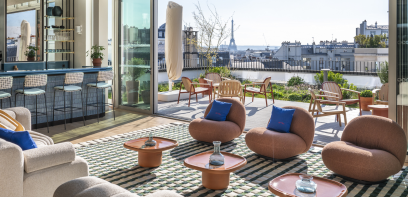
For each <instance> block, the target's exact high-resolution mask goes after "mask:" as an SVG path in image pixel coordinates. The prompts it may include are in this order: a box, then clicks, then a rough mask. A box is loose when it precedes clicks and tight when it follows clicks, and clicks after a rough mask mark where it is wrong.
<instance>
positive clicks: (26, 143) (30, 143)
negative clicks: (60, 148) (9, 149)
mask: <svg viewBox="0 0 408 197" xmlns="http://www.w3.org/2000/svg"><path fill="white" fill-rule="evenodd" d="M0 138H2V139H4V140H6V141H8V142H11V143H14V144H17V145H18V146H20V147H21V149H23V150H30V149H33V148H37V144H36V143H35V142H34V140H33V138H32V137H31V135H30V133H29V132H28V131H18V132H15V131H11V130H8V129H4V128H0Z"/></svg>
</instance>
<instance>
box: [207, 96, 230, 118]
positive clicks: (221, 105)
mask: <svg viewBox="0 0 408 197" xmlns="http://www.w3.org/2000/svg"><path fill="white" fill-rule="evenodd" d="M231 106H232V103H225V102H221V101H217V100H214V102H213V103H212V107H211V110H210V112H209V113H208V114H207V117H205V119H207V120H215V121H225V120H226V119H227V115H228V113H229V111H230V109H231Z"/></svg>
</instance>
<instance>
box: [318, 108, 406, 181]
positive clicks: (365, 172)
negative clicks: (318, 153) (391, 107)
mask: <svg viewBox="0 0 408 197" xmlns="http://www.w3.org/2000/svg"><path fill="white" fill-rule="evenodd" d="M406 153H407V141H406V137H405V133H404V131H403V130H402V128H401V127H400V126H399V125H398V124H397V123H396V122H393V121H392V120H390V119H388V118H383V117H380V116H360V117H357V118H354V119H353V120H352V121H351V122H350V123H349V124H348V125H347V126H346V128H344V131H343V135H342V136H341V141H338V142H332V143H329V144H328V145H326V146H325V147H324V149H323V152H322V158H323V162H324V164H325V165H326V167H327V168H328V169H330V170H332V171H333V172H334V173H336V174H338V175H341V176H345V177H349V178H352V179H356V180H359V181H368V182H378V181H382V180H385V179H387V178H388V177H389V176H391V175H394V174H396V173H398V172H399V171H400V170H401V168H402V166H403V165H404V162H405V156H406Z"/></svg>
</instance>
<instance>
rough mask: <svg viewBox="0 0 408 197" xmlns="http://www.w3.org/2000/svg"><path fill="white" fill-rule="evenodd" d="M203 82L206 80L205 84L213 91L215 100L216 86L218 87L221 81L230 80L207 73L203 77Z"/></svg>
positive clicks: (216, 74)
mask: <svg viewBox="0 0 408 197" xmlns="http://www.w3.org/2000/svg"><path fill="white" fill-rule="evenodd" d="M204 80H206V81H207V83H208V84H209V85H210V87H212V89H213V91H214V99H215V95H217V94H218V92H217V90H218V86H219V85H220V83H221V82H222V81H223V80H230V79H229V78H226V77H221V75H220V74H218V73H207V74H206V75H205V78H204Z"/></svg>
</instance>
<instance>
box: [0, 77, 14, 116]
mask: <svg viewBox="0 0 408 197" xmlns="http://www.w3.org/2000/svg"><path fill="white" fill-rule="evenodd" d="M8 89H10V93H8V92H4V91H0V99H1V109H3V99H6V98H8V99H9V101H10V107H11V94H12V93H13V77H0V90H8Z"/></svg>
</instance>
